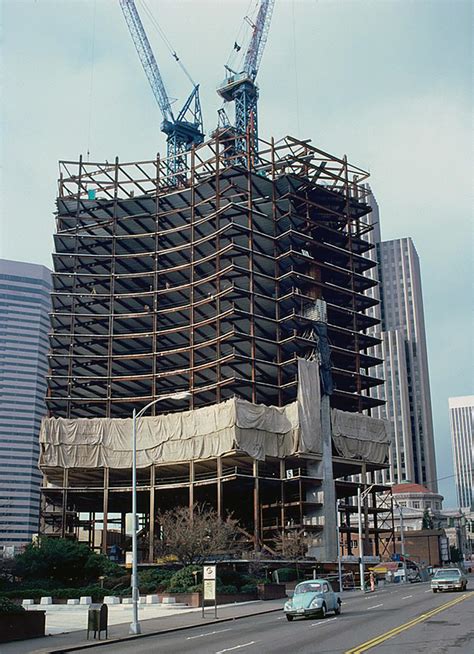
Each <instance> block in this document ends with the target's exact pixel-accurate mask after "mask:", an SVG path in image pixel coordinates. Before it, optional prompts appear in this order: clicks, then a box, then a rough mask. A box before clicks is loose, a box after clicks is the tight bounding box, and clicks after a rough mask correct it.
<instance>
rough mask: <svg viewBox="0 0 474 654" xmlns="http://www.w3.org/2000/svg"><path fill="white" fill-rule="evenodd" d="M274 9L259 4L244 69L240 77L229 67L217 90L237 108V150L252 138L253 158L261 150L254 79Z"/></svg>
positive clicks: (263, 0)
mask: <svg viewBox="0 0 474 654" xmlns="http://www.w3.org/2000/svg"><path fill="white" fill-rule="evenodd" d="M274 5H275V0H260V6H259V9H258V13H257V18H256V20H255V23H254V24H252V37H251V39H250V43H249V46H248V48H247V51H246V53H245V58H244V64H243V69H242V71H241V72H240V73H238V72H235V71H233V70H231V69H230V68H229V67H227V66H226V71H227V77H226V79H225V80H224V81H223V82H222V84H221V85H220V86H219V87H218V88H217V93H218V94H219V95H220V96H221V97H222V98H224V100H225V101H226V102H234V104H235V131H236V132H237V134H238V135H242V137H243V138H242V139H240V141H237V149H238V150H240V151H242V152H244V151H245V148H246V146H245V142H246V141H245V137H244V135H247V134H250V137H251V146H250V147H251V151H252V154H253V157H252V158H255V157H256V154H257V150H258V112H257V104H258V87H257V85H256V83H255V79H256V77H257V73H258V69H259V67H260V62H261V61H262V55H263V51H264V49H265V45H266V42H267V38H268V32H269V29H270V22H271V18H272V14H273V7H274ZM234 47H235V46H234Z"/></svg>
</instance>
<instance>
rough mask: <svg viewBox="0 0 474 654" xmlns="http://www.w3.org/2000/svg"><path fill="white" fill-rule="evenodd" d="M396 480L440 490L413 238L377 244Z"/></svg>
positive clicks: (416, 259)
mask: <svg viewBox="0 0 474 654" xmlns="http://www.w3.org/2000/svg"><path fill="white" fill-rule="evenodd" d="M377 254H378V260H379V275H380V281H381V299H382V304H381V309H382V315H381V318H382V335H383V353H384V357H383V358H384V369H385V384H386V386H385V392H386V399H387V405H386V410H387V417H388V418H389V419H390V422H391V427H392V462H391V469H392V481H394V482H395V483H400V482H402V481H405V480H407V481H412V482H415V483H418V484H423V485H424V486H427V487H428V488H429V489H430V490H432V491H434V492H437V489H438V484H437V479H436V477H437V476H436V462H435V452H434V437H433V419H432V412H431V395H430V382H429V372H428V357H427V352H426V335H425V323H424V314H423V296H422V289H421V274H420V263H419V259H418V254H417V252H416V249H415V246H414V245H413V242H412V240H411V238H402V239H395V240H390V241H380V242H379V243H378V245H377Z"/></svg>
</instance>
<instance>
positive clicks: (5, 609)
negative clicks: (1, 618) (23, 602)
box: [0, 597, 25, 614]
mask: <svg viewBox="0 0 474 654" xmlns="http://www.w3.org/2000/svg"><path fill="white" fill-rule="evenodd" d="M24 611H25V609H24V608H23V607H22V606H19V605H18V604H14V603H13V602H12V601H11V600H9V599H7V598H6V597H0V614H2V613H23V612H24Z"/></svg>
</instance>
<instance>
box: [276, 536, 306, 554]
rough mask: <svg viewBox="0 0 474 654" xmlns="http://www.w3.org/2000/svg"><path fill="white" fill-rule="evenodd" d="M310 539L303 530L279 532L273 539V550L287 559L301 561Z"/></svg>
mask: <svg viewBox="0 0 474 654" xmlns="http://www.w3.org/2000/svg"><path fill="white" fill-rule="evenodd" d="M310 546H311V539H310V538H309V536H308V535H307V534H305V532H304V530H303V529H301V530H300V531H291V532H287V533H285V531H284V530H282V531H280V532H279V534H278V536H277V537H276V539H275V550H276V551H277V552H278V554H280V555H281V556H284V557H285V558H287V559H302V558H304V557H305V556H306V554H307V552H308V549H309V547H310Z"/></svg>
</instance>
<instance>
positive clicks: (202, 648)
mask: <svg viewBox="0 0 474 654" xmlns="http://www.w3.org/2000/svg"><path fill="white" fill-rule="evenodd" d="M282 606H283V602H282ZM112 650H113V652H114V654H120V653H121V652H134V654H147V653H148V652H170V653H171V652H173V654H186V653H187V652H192V653H193V654H210V653H213V654H224V652H233V651H239V652H240V651H243V652H245V653H246V654H257V653H261V652H263V653H268V654H279V653H281V654H283V653H285V654H288V653H292V654H294V653H298V654H313V653H314V652H321V653H324V652H326V653H331V654H344V653H347V654H362V653H363V652H366V651H371V652H375V653H377V652H378V653H382V652H383V654H404V653H405V652H407V653H408V652H409V653H410V654H418V653H420V654H421V653H428V652H429V653H430V654H450V653H453V654H454V653H456V654H464V653H465V654H468V653H472V652H473V651H474V576H473V575H470V577H469V587H468V589H467V591H466V592H465V593H457V592H452V593H437V594H434V593H433V592H432V591H431V590H430V587H429V584H428V583H418V584H407V585H400V586H398V585H396V586H390V587H388V588H384V589H381V590H380V591H377V592H375V593H371V594H368V595H366V596H360V595H355V594H354V596H353V597H352V596H349V598H348V599H346V600H345V601H344V604H343V607H342V615H340V616H339V617H335V616H334V615H332V614H328V615H327V617H326V618H325V619H324V620H318V619H307V620H295V621H293V622H291V623H289V622H287V620H286V619H285V616H284V615H283V612H282V613H281V614H280V613H279V612H277V613H270V614H266V615H261V616H256V617H251V618H246V619H242V620H238V621H231V622H222V623H221V624H208V625H207V626H206V625H205V624H204V625H203V626H202V627H201V626H200V627H196V628H193V629H190V630H186V631H178V632H173V633H170V634H166V635H157V636H150V637H147V638H141V639H137V640H134V641H127V642H124V643H122V644H120V643H114V644H111V645H110V646H103V647H101V648H100V651H101V652H104V654H106V653H107V652H109V651H112ZM82 651H84V650H82Z"/></svg>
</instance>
